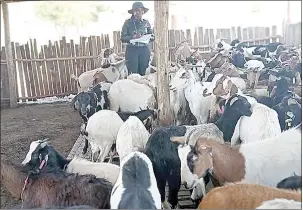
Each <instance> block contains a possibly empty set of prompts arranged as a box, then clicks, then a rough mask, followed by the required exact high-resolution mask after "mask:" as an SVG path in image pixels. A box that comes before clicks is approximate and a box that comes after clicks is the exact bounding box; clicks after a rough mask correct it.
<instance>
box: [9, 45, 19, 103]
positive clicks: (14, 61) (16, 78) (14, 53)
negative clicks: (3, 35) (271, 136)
mask: <svg viewBox="0 0 303 210" xmlns="http://www.w3.org/2000/svg"><path fill="white" fill-rule="evenodd" d="M11 49H12V55H13V64H14V65H13V67H14V69H13V70H14V75H15V81H16V94H17V99H16V100H17V102H18V97H19V91H18V82H17V81H18V75H17V62H16V52H15V43H14V42H11Z"/></svg>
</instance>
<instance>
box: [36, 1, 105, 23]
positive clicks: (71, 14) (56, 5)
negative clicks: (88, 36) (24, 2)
mask: <svg viewBox="0 0 303 210" xmlns="http://www.w3.org/2000/svg"><path fill="white" fill-rule="evenodd" d="M108 10H109V8H108V7H105V6H104V5H103V4H102V3H100V2H98V1H95V2H89V1H86V2H85V1H39V2H36V4H35V13H36V15H37V16H38V17H39V18H40V19H42V20H46V21H50V22H52V23H53V24H54V25H55V26H59V27H67V26H76V27H80V26H84V25H86V24H87V23H89V22H97V21H98V14H99V13H101V12H104V11H108Z"/></svg>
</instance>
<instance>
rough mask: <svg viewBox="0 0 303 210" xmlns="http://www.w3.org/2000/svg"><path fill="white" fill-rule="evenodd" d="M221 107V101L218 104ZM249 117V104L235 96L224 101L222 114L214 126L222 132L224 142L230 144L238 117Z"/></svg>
mask: <svg viewBox="0 0 303 210" xmlns="http://www.w3.org/2000/svg"><path fill="white" fill-rule="evenodd" d="M222 105H223V101H221V102H220V106H222ZM251 115H252V111H251V104H250V103H249V102H248V100H247V99H246V98H245V97H243V96H240V95H238V94H235V95H233V96H231V97H230V98H229V99H228V100H227V101H226V105H225V107H224V112H223V114H222V115H221V117H220V118H219V120H217V121H216V122H215V123H214V124H215V125H216V126H217V127H218V128H219V129H220V130H221V131H222V132H223V139H224V141H225V142H230V141H231V137H232V136H233V133H234V130H235V127H236V124H237V122H238V120H239V119H240V117H242V116H248V117H250V116H251Z"/></svg>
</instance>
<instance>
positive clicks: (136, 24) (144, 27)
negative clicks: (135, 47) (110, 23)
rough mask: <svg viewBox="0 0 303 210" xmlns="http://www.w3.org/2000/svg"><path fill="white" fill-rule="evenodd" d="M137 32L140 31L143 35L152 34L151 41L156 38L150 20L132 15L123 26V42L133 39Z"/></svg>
mask: <svg viewBox="0 0 303 210" xmlns="http://www.w3.org/2000/svg"><path fill="white" fill-rule="evenodd" d="M135 33H140V34H141V35H145V34H152V37H151V39H150V41H154V40H155V37H154V34H153V33H154V32H153V29H152V28H151V26H150V23H149V22H148V20H145V19H141V20H136V19H135V18H134V17H133V16H132V17H131V18H129V19H127V20H126V21H125V22H124V24H123V26H122V32H121V41H122V43H129V41H130V40H131V39H133V36H134V34H135Z"/></svg>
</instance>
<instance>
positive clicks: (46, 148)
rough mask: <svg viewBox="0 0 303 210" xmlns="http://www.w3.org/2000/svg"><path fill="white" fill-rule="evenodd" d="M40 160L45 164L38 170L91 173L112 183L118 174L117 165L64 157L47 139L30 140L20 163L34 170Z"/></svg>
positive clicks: (39, 163) (36, 168)
mask: <svg viewBox="0 0 303 210" xmlns="http://www.w3.org/2000/svg"><path fill="white" fill-rule="evenodd" d="M42 161H44V162H45V164H44V167H42V168H40V170H47V171H49V170H54V169H61V170H63V171H65V172H67V173H78V174H81V175H85V174H93V175H95V176H96V177H97V178H104V179H107V180H108V181H109V182H111V183H112V184H115V182H116V180H117V178H118V175H119V166H117V165H115V164H110V163H93V162H90V161H88V160H86V159H83V158H79V157H77V156H75V157H74V158H73V159H65V158H64V157H63V156H62V155H61V154H59V153H58V152H57V151H56V150H55V149H54V148H53V147H52V146H51V145H49V144H48V142H47V141H45V140H37V141H33V142H31V144H30V150H29V152H28V153H27V154H26V157H25V159H24V160H23V161H22V163H21V164H22V165H24V166H26V167H28V168H30V169H31V170H34V171H35V170H38V168H39V166H40V165H41V162H42Z"/></svg>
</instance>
